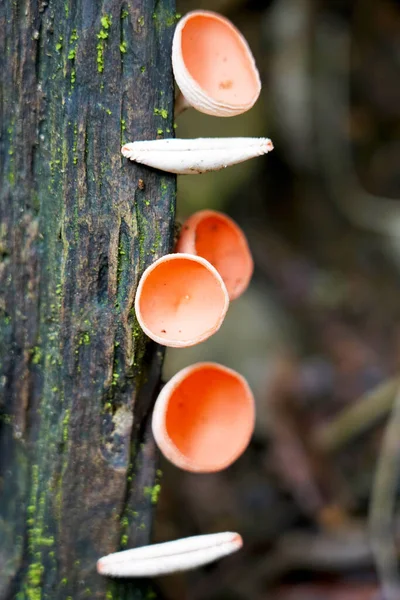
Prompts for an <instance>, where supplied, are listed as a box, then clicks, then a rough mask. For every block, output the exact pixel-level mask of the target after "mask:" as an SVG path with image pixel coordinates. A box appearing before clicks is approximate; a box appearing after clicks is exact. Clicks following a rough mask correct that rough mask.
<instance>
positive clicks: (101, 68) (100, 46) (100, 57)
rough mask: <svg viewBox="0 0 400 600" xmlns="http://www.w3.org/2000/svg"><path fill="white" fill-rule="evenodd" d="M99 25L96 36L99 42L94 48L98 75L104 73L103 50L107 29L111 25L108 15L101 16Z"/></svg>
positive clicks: (107, 33)
mask: <svg viewBox="0 0 400 600" xmlns="http://www.w3.org/2000/svg"><path fill="white" fill-rule="evenodd" d="M100 23H101V29H100V31H99V33H98V34H97V39H98V40H99V42H98V43H97V46H96V50H97V59H96V60H97V70H98V72H99V73H102V72H103V71H104V50H105V44H106V40H107V39H108V36H109V29H110V27H111V25H112V19H111V16H110V15H103V16H102V17H101V19H100Z"/></svg>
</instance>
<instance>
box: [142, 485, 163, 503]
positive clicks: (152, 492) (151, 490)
mask: <svg viewBox="0 0 400 600" xmlns="http://www.w3.org/2000/svg"><path fill="white" fill-rule="evenodd" d="M160 492H161V485H160V484H159V483H156V484H155V485H154V486H153V487H145V488H144V489H143V493H144V495H145V496H146V497H150V499H151V503H152V504H157V502H158V498H159V496H160Z"/></svg>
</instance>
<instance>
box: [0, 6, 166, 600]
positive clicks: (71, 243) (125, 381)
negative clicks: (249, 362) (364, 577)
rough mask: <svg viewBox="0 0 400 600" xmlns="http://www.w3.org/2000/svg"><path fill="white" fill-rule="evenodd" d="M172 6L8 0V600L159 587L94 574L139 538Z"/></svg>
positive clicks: (151, 488) (3, 364) (0, 185)
mask: <svg viewBox="0 0 400 600" xmlns="http://www.w3.org/2000/svg"><path fill="white" fill-rule="evenodd" d="M174 22H175V13H174V0H162V1H160V0H130V1H129V3H128V2H125V0H103V1H102V2H100V1H99V2H94V0H38V1H34V0H0V60H1V61H2V64H1V74H0V81H1V88H0V115H1V122H0V133H1V137H0V144H1V145H0V160H1V162H0V498H1V499H0V599H1V600H12V599H14V598H17V599H18V600H23V599H26V600H45V599H48V600H58V599H60V600H61V599H62V600H79V599H87V598H106V599H107V600H111V599H113V600H118V599H121V598H126V599H128V598H149V597H155V595H154V593H153V592H149V589H150V588H149V585H148V584H147V583H146V582H143V583H142V584H140V585H138V584H136V583H133V582H126V583H118V584H117V583H113V582H110V581H108V580H107V579H105V578H102V577H100V576H99V575H97V573H96V560H97V559H98V558H99V557H100V556H102V555H104V554H107V553H109V552H112V551H116V550H118V549H121V548H126V547H133V546H136V545H142V544H145V543H148V542H149V536H150V525H151V510H152V504H155V502H156V499H157V494H158V491H159V483H158V480H159V475H160V473H159V472H158V471H157V470H156V452H155V447H154V442H153V439H152V437H151V432H150V428H149V417H150V413H151V408H152V403H153V401H154V398H155V395H156V393H157V390H158V387H159V380H160V370H161V365H162V360H163V349H162V348H160V347H158V346H156V345H155V344H153V343H151V342H149V341H148V340H147V339H146V338H145V336H144V335H143V334H142V332H141V330H140V328H139V327H138V324H137V322H136V320H135V314H134V310H133V300H134V295H135V289H136V286H137V283H138V279H139V277H140V275H141V273H142V272H143V270H144V269H145V268H146V267H147V266H148V265H149V264H150V263H151V262H153V261H154V260H155V259H156V258H157V257H159V256H161V255H163V254H165V253H166V252H168V251H170V249H171V245H172V237H173V221H174V211H175V177H173V176H170V175H166V174H161V173H158V172H156V171H152V170H150V169H146V168H145V167H140V166H138V165H135V164H134V163H129V164H128V163H127V161H125V160H124V159H123V158H122V157H121V154H120V147H121V144H122V143H123V142H124V141H132V140H134V139H152V138H155V137H156V136H157V135H158V136H162V135H165V136H166V137H172V131H173V129H172V128H173V78H172V72H171V65H170V50H171V39H172V33H173V25H174Z"/></svg>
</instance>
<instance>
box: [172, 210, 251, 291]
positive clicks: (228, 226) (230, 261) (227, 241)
mask: <svg viewBox="0 0 400 600" xmlns="http://www.w3.org/2000/svg"><path fill="white" fill-rule="evenodd" d="M176 251H177V252H187V253H189V254H195V255H198V256H202V257H203V258H205V259H206V260H208V261H209V262H210V263H211V264H212V265H214V267H215V268H216V269H217V271H218V273H219V274H220V275H221V277H222V279H223V280H224V283H225V285H226V289H227V290H228V294H229V299H230V300H234V299H235V298H238V296H240V295H241V294H242V293H243V292H244V291H245V290H246V288H247V286H248V285H249V283H250V279H251V276H252V274H253V268H254V265H253V259H252V256H251V253H250V249H249V246H248V243H247V240H246V237H245V235H244V233H243V231H242V230H241V229H240V227H239V226H238V225H237V224H236V223H235V222H234V221H233V220H232V219H231V218H230V217H228V216H227V215H225V214H223V213H220V212H217V211H215V210H200V211H198V212H196V213H194V214H193V215H192V216H191V217H189V219H187V220H186V221H185V222H184V224H183V225H182V230H181V234H180V236H179V240H178V243H177V245H176Z"/></svg>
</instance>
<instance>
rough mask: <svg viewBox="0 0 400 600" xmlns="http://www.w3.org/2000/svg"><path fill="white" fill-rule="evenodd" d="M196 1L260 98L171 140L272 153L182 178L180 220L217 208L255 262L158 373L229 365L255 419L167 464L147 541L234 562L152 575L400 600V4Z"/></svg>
mask: <svg viewBox="0 0 400 600" xmlns="http://www.w3.org/2000/svg"><path fill="white" fill-rule="evenodd" d="M194 8H205V9H212V10H216V11H219V12H221V13H223V14H224V15H226V16H227V17H228V18H230V19H231V20H232V21H233V22H234V23H235V24H236V25H237V26H238V28H239V29H240V30H241V31H242V32H243V33H244V35H245V36H246V38H247V39H248V41H249V44H250V46H251V48H252V50H253V52H254V54H255V57H256V62H257V65H258V67H259V70H260V74H261V78H262V81H263V91H262V96H261V98H260V99H259V101H258V102H257V104H256V106H255V107H254V108H253V109H252V110H251V111H249V112H248V113H246V114H245V115H243V116H241V117H235V118H231V119H216V118H214V117H209V116H206V115H202V114H200V113H197V112H196V111H194V110H192V111H187V112H186V113H185V114H184V115H182V116H181V117H180V118H179V120H178V129H177V136H179V137H198V136H203V137H204V136H266V137H271V139H272V140H273V142H274V145H275V150H274V152H272V153H271V154H269V155H267V156H265V157H262V158H258V159H255V160H253V161H250V162H248V163H244V164H243V165H239V166H236V167H232V168H230V169H229V170H227V171H225V172H217V173H209V174H206V175H203V176H198V177H188V176H186V177H185V176H182V177H180V178H179V180H178V219H179V220H180V221H181V222H182V221H183V220H184V219H185V218H186V217H187V216H189V215H190V214H191V213H192V212H194V211H195V210H198V209H200V208H205V207H211V208H215V209H218V210H222V211H224V212H227V213H228V214H229V215H231V216H232V217H233V218H234V219H235V220H237V221H238V223H239V224H240V225H241V226H242V227H243V229H244V230H245V232H246V235H247V236H248V239H249V243H250V246H251V249H252V252H253V255H254V259H255V265H256V268H255V275H254V278H253V282H252V284H251V287H250V289H249V290H248V291H247V292H246V293H245V294H244V295H243V296H242V297H241V298H240V299H238V300H236V301H234V302H233V303H232V305H231V307H230V310H229V312H228V316H227V319H226V321H225V323H224V325H223V327H222V329H221V330H220V332H219V333H218V334H217V335H216V336H214V337H213V338H211V339H210V340H209V341H207V342H206V343H203V344H201V345H199V346H195V347H193V348H191V349H188V350H171V349H169V350H168V353H167V360H166V364H165V369H164V377H165V379H168V378H169V377H171V376H172V375H173V374H174V373H175V372H176V371H177V370H179V369H180V368H182V367H184V366H186V365H188V364H191V363H193V362H195V361H199V360H215V361H218V362H221V363H223V364H225V365H228V366H230V367H233V368H234V369H237V370H238V371H240V372H241V373H242V374H243V375H245V376H246V377H247V378H248V380H249V382H250V384H251V386H252V388H253V390H254V393H255V395H256V401H257V426H256V432H255V435H254V437H253V440H252V442H251V445H250V447H249V448H248V450H247V451H246V453H245V454H244V455H243V456H242V457H241V458H240V459H239V460H238V461H237V462H236V463H235V464H234V465H233V466H232V467H230V468H229V469H228V470H226V471H224V472H222V473H219V474H213V475H193V474H188V473H184V472H183V471H179V470H178V469H176V468H174V467H172V466H170V465H169V464H167V463H166V462H165V461H164V462H163V463H162V465H161V466H162V471H163V479H162V490H161V495H160V501H159V505H158V508H157V513H156V525H155V536H156V540H157V541H161V540H169V539H174V538H178V537H182V536H187V535H195V534H200V533H212V532H217V531H224V530H232V531H238V532H240V533H241V534H242V536H243V538H244V548H243V550H242V551H240V552H238V553H237V554H236V555H233V556H231V557H229V558H226V559H224V560H222V561H221V562H219V563H218V564H215V565H211V566H210V567H207V568H204V569H202V570H197V571H195V572H193V573H189V574H185V575H182V576H179V577H178V576H177V577H168V578H165V579H164V580H162V581H161V588H162V591H163V594H164V596H165V598H168V599H170V600H186V599H187V600H189V599H190V600H206V599H207V600H217V599H218V600H244V599H251V600H264V599H268V600H292V599H293V600H294V599H295V600H370V599H375V600H377V599H378V598H382V599H383V598H385V600H392V599H393V600H395V599H396V598H397V599H398V598H400V591H399V587H398V585H397V551H396V548H395V540H394V537H396V531H397V532H398V531H399V527H398V518H397V517H396V515H395V512H396V511H395V508H396V506H395V505H396V491H397V488H398V480H399V479H398V471H399V470H400V425H399V422H400V417H399V415H398V414H397V413H399V412H400V400H399V397H400V396H399V397H398V398H397V399H396V395H398V390H397V388H398V386H400V379H399V380H397V379H396V377H397V375H396V374H397V373H398V371H399V367H400V320H399V316H400V200H399V198H400V164H399V163H400V118H399V117H400V69H399V66H400V2H398V1H394V0H359V1H358V2H352V1H351V0H330V1H329V0H319V1H317V0H315V1H312V0H274V1H267V0H213V1H212V2H211V0H208V1H206V0H204V1H203V2H199V1H197V2H194V0H181V2H180V4H179V2H178V11H179V12H181V13H182V14H184V13H186V12H187V11H189V10H192V9H194ZM393 407H394V408H393ZM380 582H383V586H382V587H381V585H380Z"/></svg>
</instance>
